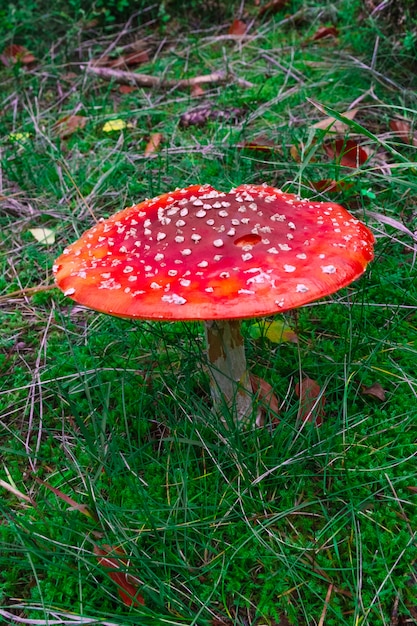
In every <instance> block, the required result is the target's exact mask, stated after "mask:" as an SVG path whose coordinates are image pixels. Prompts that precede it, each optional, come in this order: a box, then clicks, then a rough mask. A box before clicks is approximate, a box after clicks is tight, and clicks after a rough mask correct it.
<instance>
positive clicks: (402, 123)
mask: <svg viewBox="0 0 417 626" xmlns="http://www.w3.org/2000/svg"><path fill="white" fill-rule="evenodd" d="M389 127H390V129H391V130H392V131H393V132H394V133H395V134H396V135H397V137H398V138H399V139H401V141H404V143H408V144H410V145H411V146H417V136H416V133H414V132H413V130H412V125H411V123H410V122H408V121H406V120H402V119H398V118H396V119H393V120H391V121H390V123H389Z"/></svg>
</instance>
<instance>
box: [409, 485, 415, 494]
mask: <svg viewBox="0 0 417 626" xmlns="http://www.w3.org/2000/svg"><path fill="white" fill-rule="evenodd" d="M407 489H408V491H411V493H417V487H412V486H411V485H409V486H408V487H407Z"/></svg>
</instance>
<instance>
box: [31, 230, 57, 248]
mask: <svg viewBox="0 0 417 626" xmlns="http://www.w3.org/2000/svg"><path fill="white" fill-rule="evenodd" d="M29 232H30V234H31V235H32V236H33V237H34V238H35V239H36V241H39V243H42V244H44V245H45V246H50V245H52V244H53V243H55V232H54V231H53V230H51V229H50V228H30V229H29Z"/></svg>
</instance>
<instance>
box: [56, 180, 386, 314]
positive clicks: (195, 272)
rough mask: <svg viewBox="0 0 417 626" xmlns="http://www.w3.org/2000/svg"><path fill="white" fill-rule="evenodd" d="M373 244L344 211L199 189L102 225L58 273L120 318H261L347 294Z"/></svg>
mask: <svg viewBox="0 0 417 626" xmlns="http://www.w3.org/2000/svg"><path fill="white" fill-rule="evenodd" d="M373 241H374V238H373V235H372V233H371V232H370V231H369V230H368V228H366V226H364V225H363V224H362V223H361V222H359V221H358V220H357V219H356V218H354V217H353V216H352V215H350V214H349V213H348V212H347V211H346V210H345V209H344V208H343V207H341V206H339V205H337V204H332V203H330V202H317V201H315V200H313V201H311V200H301V199H299V198H297V197H296V196H294V195H292V194H288V193H283V192H282V191H280V190H278V189H275V188H273V187H268V186H266V185H261V186H257V185H241V186H240V187H237V188H236V189H232V190H231V191H230V192H229V193H223V192H220V191H216V190H215V189H213V188H212V187H209V186H208V185H203V186H199V185H194V186H192V187H188V188H187V189H178V190H176V191H174V192H173V193H169V194H165V195H162V196H159V197H157V198H153V199H151V200H145V201H144V202H142V203H140V204H137V205H135V206H132V207H130V208H127V209H124V210H123V211H120V212H119V213H117V214H116V215H113V216H112V217H110V218H109V219H106V220H100V221H99V222H98V223H97V224H96V225H95V226H93V228H91V229H90V230H88V231H87V232H86V233H84V234H83V235H82V237H81V238H80V239H79V240H78V241H76V242H75V243H73V244H72V245H70V246H69V247H68V248H67V249H66V250H64V252H63V254H62V255H61V256H60V257H59V258H58V259H57V261H56V264H55V266H54V273H55V279H56V284H57V285H58V287H59V288H60V289H62V291H63V292H64V293H65V295H67V296H70V297H71V298H72V299H73V300H75V301H76V302H79V303H80V304H84V305H86V306H88V307H90V308H92V309H96V310H97V311H101V312H103V313H110V314H112V315H116V316H119V317H135V318H142V319H167V320H213V319H228V318H229V319H231V318H243V317H256V316H262V315H269V314H272V313H276V312H282V311H286V310H287V309H292V308H294V307H299V306H301V305H303V304H307V303H308V302H311V301H313V300H316V299H318V298H321V297H323V296H327V295H329V294H331V293H333V292H335V291H337V290H338V289H340V288H341V287H345V286H346V285H348V284H349V283H351V282H352V281H353V280H355V279H356V278H357V277H358V276H360V275H361V274H362V273H363V272H364V270H365V267H366V265H367V263H368V262H369V261H370V260H371V259H372V258H373Z"/></svg>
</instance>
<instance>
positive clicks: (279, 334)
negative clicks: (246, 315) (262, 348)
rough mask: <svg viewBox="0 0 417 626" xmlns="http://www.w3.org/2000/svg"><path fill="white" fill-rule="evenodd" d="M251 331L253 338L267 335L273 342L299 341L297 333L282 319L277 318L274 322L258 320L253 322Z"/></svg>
mask: <svg viewBox="0 0 417 626" xmlns="http://www.w3.org/2000/svg"><path fill="white" fill-rule="evenodd" d="M249 332H250V335H251V337H252V338H253V339H259V338H260V337H266V338H267V339H269V341H272V343H284V342H285V341H288V342H290V343H298V337H297V335H296V333H295V332H294V331H293V329H292V328H291V327H290V326H288V324H287V323H286V322H284V321H282V320H275V321H274V322H265V321H261V322H256V323H255V324H252V326H251V327H250V329H249Z"/></svg>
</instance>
